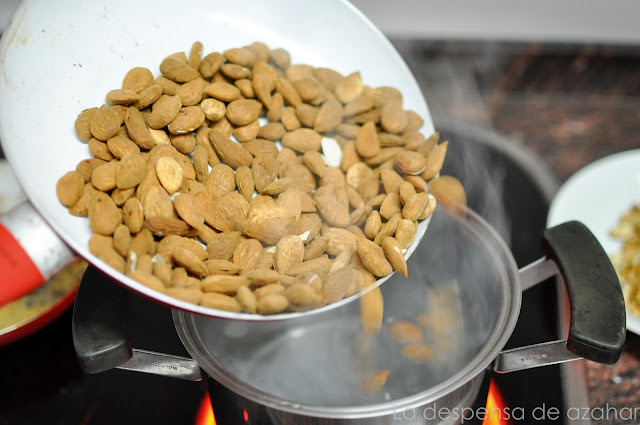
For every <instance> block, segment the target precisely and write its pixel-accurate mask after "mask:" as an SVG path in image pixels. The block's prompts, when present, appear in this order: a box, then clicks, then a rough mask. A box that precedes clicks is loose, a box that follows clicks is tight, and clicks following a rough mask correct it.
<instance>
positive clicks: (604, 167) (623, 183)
mask: <svg viewBox="0 0 640 425" xmlns="http://www.w3.org/2000/svg"><path fill="white" fill-rule="evenodd" d="M634 204H640V149H636V150H631V151H626V152H621V153H618V154H615V155H611V156H608V157H606V158H602V159H600V160H598V161H596V162H593V163H592V164H589V165H587V166H586V167H584V168H582V169H581V170H579V171H578V172H577V173H575V174H574V175H573V176H571V177H570V178H569V180H567V181H566V182H565V184H564V185H563V186H562V187H561V188H560V190H559V191H558V193H557V194H556V196H555V198H554V199H553V201H552V203H551V208H550V209H549V215H548V217H547V225H548V226H549V227H552V226H555V225H557V224H560V223H563V222H565V221H569V220H578V221H580V222H582V223H583V224H584V225H586V226H587V227H588V228H589V229H590V230H591V232H593V234H594V235H595V237H596V238H597V239H598V241H599V242H600V244H601V245H602V247H603V248H604V250H605V251H606V253H607V254H609V255H612V254H614V253H616V252H618V251H619V250H620V249H621V247H622V243H621V242H620V241H619V240H618V239H615V238H613V237H611V236H610V235H609V232H610V231H611V229H613V228H614V227H615V226H616V225H617V223H618V220H619V219H620V217H621V216H622V215H623V214H624V213H626V212H627V211H629V209H630V208H631V207H632V206H633V205H634ZM627 329H628V330H630V331H631V332H633V333H635V334H639V335H640V317H638V316H635V315H633V314H631V313H630V312H629V311H628V310H627Z"/></svg>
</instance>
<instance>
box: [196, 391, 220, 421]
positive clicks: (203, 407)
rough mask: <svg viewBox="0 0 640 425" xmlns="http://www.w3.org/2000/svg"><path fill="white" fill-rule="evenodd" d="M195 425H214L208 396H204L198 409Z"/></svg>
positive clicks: (214, 419)
mask: <svg viewBox="0 0 640 425" xmlns="http://www.w3.org/2000/svg"><path fill="white" fill-rule="evenodd" d="M195 425H216V418H215V416H213V407H211V400H210V399H209V395H208V394H205V396H204V398H203V399H202V401H201V402H200V407H198V413H197V414H196V423H195Z"/></svg>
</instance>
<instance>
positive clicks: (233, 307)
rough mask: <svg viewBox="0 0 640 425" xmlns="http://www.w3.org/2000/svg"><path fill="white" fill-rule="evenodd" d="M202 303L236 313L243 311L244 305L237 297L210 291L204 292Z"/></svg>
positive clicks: (205, 305)
mask: <svg viewBox="0 0 640 425" xmlns="http://www.w3.org/2000/svg"><path fill="white" fill-rule="evenodd" d="M200 305H202V306H204V307H209V308H215V309H217V310H224V311H231V312H235V313H237V312H240V311H242V306H241V305H240V303H238V301H237V300H236V299H235V298H233V297H231V296H229V295H225V294H219V293H216V292H208V293H205V294H203V295H202V298H201V299H200Z"/></svg>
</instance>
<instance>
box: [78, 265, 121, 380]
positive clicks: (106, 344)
mask: <svg viewBox="0 0 640 425" xmlns="http://www.w3.org/2000/svg"><path fill="white" fill-rule="evenodd" d="M125 296H126V290H125V289H124V288H123V287H122V286H120V285H118V284H116V283H114V282H112V281H110V280H109V279H105V278H104V277H103V276H102V275H101V273H100V272H99V271H98V270H97V269H95V268H93V267H89V268H87V271H86V272H85V274H84V277H83V278H82V282H81V283H80V287H79V288H78V294H77V295H76V301H75V305H74V307H73V322H72V332H73V345H74V347H75V350H76V355H77V357H78V361H79V363H80V367H81V368H82V370H83V371H84V372H86V373H99V372H104V371H106V370H109V369H113V368H115V367H117V366H120V365H122V364H124V363H126V362H127V361H129V360H130V359H131V357H132V356H133V351H132V349H131V344H130V343H129V341H128V339H127V332H126V325H125V306H124V298H125Z"/></svg>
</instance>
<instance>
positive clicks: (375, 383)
mask: <svg viewBox="0 0 640 425" xmlns="http://www.w3.org/2000/svg"><path fill="white" fill-rule="evenodd" d="M388 376H389V369H380V370H377V371H375V372H372V373H370V374H368V375H367V376H366V377H365V378H364V379H363V380H362V382H361V383H360V389H362V392H364V393H365V394H375V393H377V392H378V391H380V388H382V387H383V386H384V384H385V383H386V382H387V378H388Z"/></svg>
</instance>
